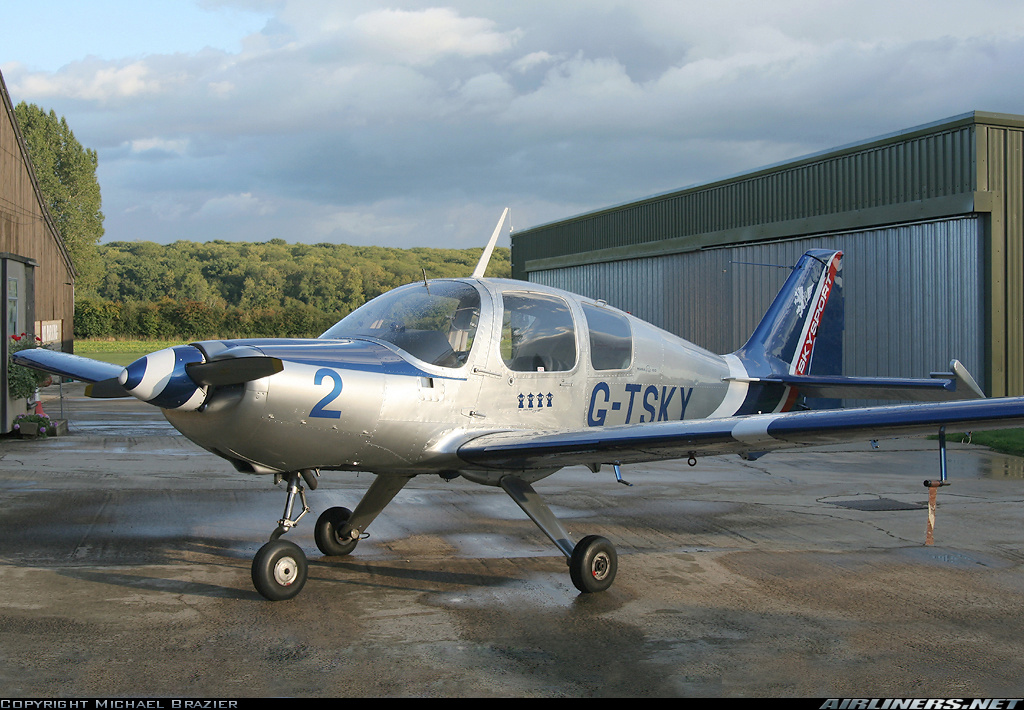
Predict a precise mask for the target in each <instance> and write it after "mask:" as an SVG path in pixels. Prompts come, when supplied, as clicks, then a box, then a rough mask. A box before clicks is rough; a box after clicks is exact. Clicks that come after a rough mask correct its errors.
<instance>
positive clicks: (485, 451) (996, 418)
mask: <svg viewBox="0 0 1024 710" xmlns="http://www.w3.org/2000/svg"><path fill="white" fill-rule="evenodd" d="M1021 426H1024V397H1003V398H997V399H974V400H965V401H953V402H930V403H925V404H905V405H895V406H886V407H861V408H855V409H822V410H812V411H804V412H791V413H780V414H756V415H748V416H740V417H724V418H721V419H698V420H685V421H680V422H658V423H652V424H636V425H624V426H616V427H592V428H588V429H578V430H571V431H549V432H543V431H506V432H493V433H490V434H484V435H482V436H479V437H476V438H473V439H471V440H469V441H467V442H466V443H464V444H462V445H461V446H460V447H459V449H458V456H459V458H461V459H462V460H463V461H465V462H467V463H469V464H471V465H474V466H481V467H485V468H504V469H509V470H526V469H534V468H552V467H558V466H572V465H581V464H597V463H623V464H625V463H641V462H646V461H659V460H665V459H676V458H685V457H689V456H693V455H702V456H709V455H718V454H728V453H736V454H746V453H755V452H764V451H773V450H778V449H787V448H798V447H800V446H812V445H818V444H838V443H845V442H851V441H868V440H871V439H884V438H892V437H898V436H912V435H922V434H934V433H937V432H938V430H939V427H946V428H947V429H950V430H959V431H977V430H985V429H1010V428H1014V427H1021Z"/></svg>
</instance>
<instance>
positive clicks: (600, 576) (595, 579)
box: [569, 535, 619, 594]
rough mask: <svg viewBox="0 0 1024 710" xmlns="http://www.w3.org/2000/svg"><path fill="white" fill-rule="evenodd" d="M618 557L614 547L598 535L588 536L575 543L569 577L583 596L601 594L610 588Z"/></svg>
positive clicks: (616, 568) (617, 566)
mask: <svg viewBox="0 0 1024 710" xmlns="http://www.w3.org/2000/svg"><path fill="white" fill-rule="evenodd" d="M618 568H619V557H618V555H617V554H615V546H614V545H612V544H611V543H610V542H608V540H606V539H605V538H603V537H600V536H598V535H588V536H587V537H585V538H583V539H582V540H580V541H579V542H578V543H576V547H574V548H573V551H572V558H571V559H570V560H569V576H570V577H571V578H572V583H573V585H574V586H575V587H576V589H578V590H580V591H581V592H583V593H584V594H589V593H591V592H603V591H604V590H606V589H608V587H610V586H612V581H614V579H615V572H616V571H617V570H618Z"/></svg>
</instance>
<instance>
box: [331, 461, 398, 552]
mask: <svg viewBox="0 0 1024 710" xmlns="http://www.w3.org/2000/svg"><path fill="white" fill-rule="evenodd" d="M410 480H412V477H411V476H377V477H376V478H375V479H374V481H373V483H372V484H370V487H369V488H368V489H367V490H366V493H364V494H363V498H362V500H360V501H359V505H357V506H356V509H355V511H351V510H349V509H348V508H342V507H340V506H339V507H335V508H328V509H327V510H325V511H324V512H323V513H321V514H320V517H319V518H318V519H317V521H316V528H315V529H314V531H313V537H314V538H315V539H316V546H317V548H318V549H319V550H320V552H322V553H324V554H325V555H327V556H329V557H340V556H342V555H347V554H349V553H350V552H352V550H354V549H356V545H357V544H358V543H359V539H360V537H361V536H362V535H363V533H364V531H365V530H366V528H367V527H368V526H369V525H370V523H372V522H373V521H374V519H375V518H376V517H377V516H378V515H379V514H380V512H381V511H382V510H384V507H385V506H387V504H388V503H390V502H391V501H392V499H394V497H395V496H396V495H397V494H398V491H400V490H402V489H403V488H404V487H405V484H406V483H408V482H409V481H410Z"/></svg>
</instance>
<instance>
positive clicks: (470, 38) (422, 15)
mask: <svg viewBox="0 0 1024 710" xmlns="http://www.w3.org/2000/svg"><path fill="white" fill-rule="evenodd" d="M494 26H495V23H494V21H493V20H489V19H486V18H481V17H461V16H460V15H459V14H458V13H457V12H456V11H455V10H453V9H451V8H428V9H426V10H417V11H406V10H392V9H386V10H374V11H373V12H368V13H365V14H362V15H359V16H358V17H356V18H355V19H354V20H353V22H352V30H353V31H354V32H355V34H356V35H358V36H360V37H361V39H362V41H363V43H364V45H365V46H366V47H367V48H369V49H371V50H373V51H375V52H381V53H383V54H386V55H387V56H388V57H389V58H390V59H391V60H395V59H397V60H399V61H404V62H410V63H413V64H429V63H432V62H435V61H437V60H439V59H441V58H443V57H445V56H449V55H454V56H457V57H477V56H482V55H492V54H498V53H500V52H504V51H506V50H508V49H510V48H511V47H512V46H513V45H514V44H515V43H516V41H517V40H518V38H519V36H520V34H521V33H520V32H519V31H518V30H511V31H507V32H496V31H495V30H494Z"/></svg>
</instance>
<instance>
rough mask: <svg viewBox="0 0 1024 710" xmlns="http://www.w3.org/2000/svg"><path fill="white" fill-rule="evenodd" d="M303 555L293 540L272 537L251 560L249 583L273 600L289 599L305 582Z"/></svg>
mask: <svg viewBox="0 0 1024 710" xmlns="http://www.w3.org/2000/svg"><path fill="white" fill-rule="evenodd" d="M306 575H307V566H306V555H305V554H303V552H302V550H301V549H300V548H299V546H298V545H296V544H295V543H294V542H288V541H287V540H273V541H271V542H268V543H267V544H266V545H264V546H263V547H261V548H260V549H259V551H258V552H257V553H256V556H255V557H254V558H253V560H252V584H253V586H254V587H256V591H257V592H259V593H260V594H261V595H262V596H263V597H264V598H265V599H269V600H270V601H272V602H279V601H284V600H285V599H291V598H292V597H294V596H295V595H297V594H298V593H299V592H301V591H302V587H303V585H304V584H305V583H306Z"/></svg>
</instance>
